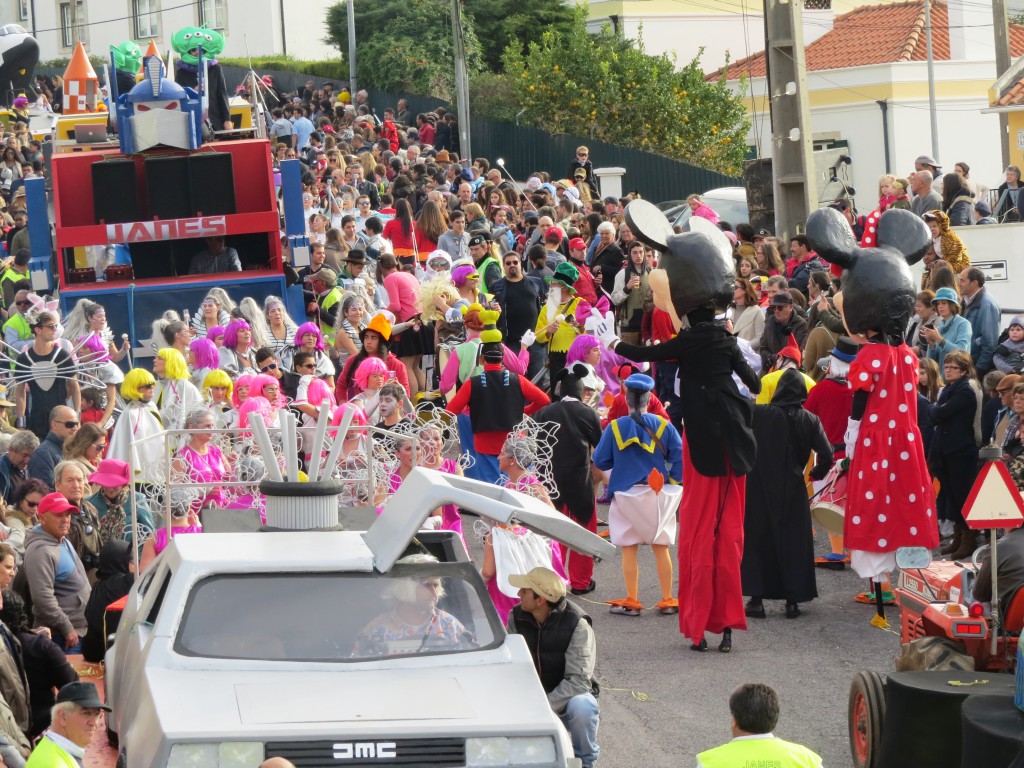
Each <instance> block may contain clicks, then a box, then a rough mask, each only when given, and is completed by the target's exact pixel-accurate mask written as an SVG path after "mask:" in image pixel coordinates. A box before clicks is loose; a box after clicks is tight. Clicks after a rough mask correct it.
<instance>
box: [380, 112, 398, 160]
mask: <svg viewBox="0 0 1024 768" xmlns="http://www.w3.org/2000/svg"><path fill="white" fill-rule="evenodd" d="M380 137H381V138H382V139H387V140H388V143H389V144H390V145H391V151H392V152H396V153H397V152H398V128H397V127H396V126H395V124H394V123H393V122H392V121H391V120H385V121H384V123H383V124H382V125H381V127H380Z"/></svg>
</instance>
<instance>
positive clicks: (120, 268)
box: [105, 264, 135, 283]
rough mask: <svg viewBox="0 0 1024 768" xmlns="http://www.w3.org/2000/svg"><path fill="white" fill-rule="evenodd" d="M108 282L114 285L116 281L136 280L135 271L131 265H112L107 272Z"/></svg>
mask: <svg viewBox="0 0 1024 768" xmlns="http://www.w3.org/2000/svg"><path fill="white" fill-rule="evenodd" d="M105 274H106V276H107V282H108V283H112V282H114V281H115V280H134V279H135V269H134V268H133V267H132V265H131V264H111V265H110V266H109V267H107V271H106V273H105Z"/></svg>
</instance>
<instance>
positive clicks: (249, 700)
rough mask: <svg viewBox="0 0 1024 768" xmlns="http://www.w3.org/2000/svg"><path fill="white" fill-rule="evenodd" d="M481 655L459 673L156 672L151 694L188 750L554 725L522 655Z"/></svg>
mask: <svg viewBox="0 0 1024 768" xmlns="http://www.w3.org/2000/svg"><path fill="white" fill-rule="evenodd" d="M488 655H492V656H496V657H497V658H498V659H499V662H498V663H486V664H473V663H472V662H470V663H468V664H466V663H465V662H468V661H469V659H466V658H465V657H463V658H464V662H463V663H462V664H460V666H458V667H456V666H440V667H439V666H437V657H433V658H432V659H429V660H426V659H425V660H424V661H428V662H433V665H434V666H433V667H432V668H429V669H427V668H423V669H419V668H409V667H408V666H405V667H401V668H389V669H380V668H379V667H378V668H376V669H373V670H365V671H357V670H356V669H354V668H353V667H354V665H352V664H347V663H346V664H337V665H335V666H336V669H333V670H328V671H324V668H323V666H318V668H317V669H316V670H302V669H301V667H299V668H298V669H290V670H289V669H285V670H281V671H238V670H225V671H213V672H211V671H207V670H202V671H199V670H197V671H194V672H192V671H187V672H186V671H183V670H160V671H157V672H153V673H151V675H150V685H151V690H152V691H153V696H154V699H155V704H156V711H157V715H158V717H159V719H160V721H161V724H162V729H163V731H164V733H165V734H166V735H167V736H168V737H170V738H171V739H174V738H176V737H185V738H187V739H188V740H189V741H202V740H204V738H217V737H220V738H230V739H238V738H240V737H242V738H244V737H245V736H246V735H253V736H257V737H258V738H259V739H261V740H265V739H268V738H281V737H284V738H306V737H309V738H312V737H317V736H321V737H329V738H333V737H340V736H344V735H346V734H351V735H384V736H395V735H397V730H396V729H401V732H402V733H403V734H406V733H414V732H415V731H416V730H417V729H418V728H420V727H423V728H429V729H430V731H431V732H433V733H437V731H438V730H441V731H444V730H447V729H448V728H450V730H451V732H452V733H453V734H456V735H472V734H473V733H479V734H486V733H492V734H493V733H497V732H502V733H507V732H508V731H509V728H510V726H511V728H512V729H513V730H525V731H530V730H533V731H537V730H541V731H543V730H547V729H549V728H550V727H551V726H552V722H553V715H552V713H551V710H550V708H549V707H548V705H547V699H546V697H545V695H544V691H543V689H542V688H541V686H540V682H539V680H538V679H537V675H536V673H535V672H534V670H533V666H532V663H531V662H530V661H529V656H528V654H526V652H525V649H524V652H523V653H522V655H521V658H520V660H519V662H518V663H516V662H514V661H513V660H512V659H511V658H510V657H509V655H508V654H507V653H504V652H503V651H500V650H499V651H498V653H497V654H488ZM513 655H514V656H519V655H520V654H518V653H517V654H513ZM524 662H525V663H524ZM374 663H375V664H377V663H379V662H374ZM527 665H529V666H527ZM297 666H298V665H297ZM495 691H501V696H500V697H498V698H496V697H495ZM509 712H514V713H516V717H515V718H514V719H513V720H512V722H510V718H509ZM437 735H443V733H442V734H437Z"/></svg>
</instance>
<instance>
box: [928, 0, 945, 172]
mask: <svg viewBox="0 0 1024 768" xmlns="http://www.w3.org/2000/svg"><path fill="white" fill-rule="evenodd" d="M924 41H925V50H926V52H927V58H928V116H929V117H930V118H931V131H932V158H934V160H935V162H937V163H941V162H942V158H941V157H939V113H938V112H936V111H935V57H934V56H933V55H932V0H924Z"/></svg>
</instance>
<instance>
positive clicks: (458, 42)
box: [452, 0, 473, 160]
mask: <svg viewBox="0 0 1024 768" xmlns="http://www.w3.org/2000/svg"><path fill="white" fill-rule="evenodd" d="M452 40H453V41H454V52H455V104H456V107H457V108H458V114H459V157H460V158H462V159H463V160H465V159H466V158H472V157H473V151H472V148H471V146H470V143H469V71H468V69H467V68H466V39H465V37H464V35H463V31H462V2H461V0H452Z"/></svg>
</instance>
